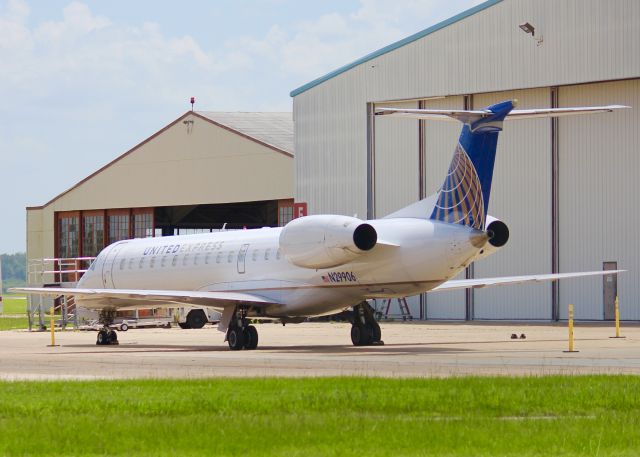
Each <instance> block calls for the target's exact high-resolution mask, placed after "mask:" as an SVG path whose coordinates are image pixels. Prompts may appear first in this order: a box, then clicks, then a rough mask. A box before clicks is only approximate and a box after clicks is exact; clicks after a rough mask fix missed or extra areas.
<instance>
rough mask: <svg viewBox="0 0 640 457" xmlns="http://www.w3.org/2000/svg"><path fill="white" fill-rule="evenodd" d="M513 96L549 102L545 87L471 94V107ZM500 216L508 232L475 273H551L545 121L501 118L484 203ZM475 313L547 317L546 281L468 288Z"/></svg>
mask: <svg viewBox="0 0 640 457" xmlns="http://www.w3.org/2000/svg"><path fill="white" fill-rule="evenodd" d="M514 98H515V99H518V101H519V104H518V109H526V108H545V107H550V103H551V96H550V91H549V89H546V88H545V89H532V90H521V91H513V92H498V93H490V94H481V95H474V97H473V108H474V109H480V108H483V107H485V106H487V105H490V104H492V103H496V102H500V101H503V100H508V99H514ZM488 212H489V214H491V215H492V216H495V217H498V218H500V219H502V220H503V221H505V223H506V224H507V225H508V226H509V232H510V238H509V242H508V243H507V245H506V246H505V247H504V248H503V249H502V250H501V251H499V252H498V253H496V254H494V255H493V256H490V257H489V258H487V259H484V260H481V261H479V262H478V263H477V264H476V265H475V266H474V270H475V277H476V278H483V277H491V276H514V275H525V274H535V273H551V121H550V120H549V119H529V120H522V121H506V122H505V124H504V131H503V132H502V133H501V134H500V137H499V139H498V151H497V155H496V162H495V168H494V174H493V184H492V188H491V197H490V202H489V208H488ZM474 318H475V319H551V285H550V284H549V283H546V284H535V285H515V286H502V287H494V288H488V289H479V290H476V291H475V292H474Z"/></svg>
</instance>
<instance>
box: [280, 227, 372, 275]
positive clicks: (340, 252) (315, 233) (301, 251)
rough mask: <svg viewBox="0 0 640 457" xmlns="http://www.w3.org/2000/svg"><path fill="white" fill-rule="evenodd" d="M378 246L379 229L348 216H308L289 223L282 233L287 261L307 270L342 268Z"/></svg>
mask: <svg viewBox="0 0 640 457" xmlns="http://www.w3.org/2000/svg"><path fill="white" fill-rule="evenodd" d="M377 242H378V234H377V233H376V229H374V228H373V227H372V226H371V225H369V224H367V223H366V222H364V221H362V220H360V219H357V218H355V217H348V216H323V215H318V216H305V217H301V218H298V219H294V220H292V221H291V222H289V223H288V224H287V225H285V226H284V228H283V229H282V232H281V233H280V249H281V251H282V253H283V254H284V256H285V258H286V259H287V260H288V261H289V262H291V263H292V264H294V265H297V266H299V267H304V268H331V267H336V266H338V265H343V264H345V263H347V262H349V261H350V260H353V259H355V258H356V257H358V256H360V255H362V254H364V253H365V252H367V251H370V250H371V249H373V248H374V246H375V245H376V243H377Z"/></svg>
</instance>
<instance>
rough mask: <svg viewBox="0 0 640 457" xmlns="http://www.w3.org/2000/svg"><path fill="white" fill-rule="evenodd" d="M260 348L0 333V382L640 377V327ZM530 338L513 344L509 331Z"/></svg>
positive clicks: (189, 338)
mask: <svg viewBox="0 0 640 457" xmlns="http://www.w3.org/2000/svg"><path fill="white" fill-rule="evenodd" d="M257 327H258V331H259V332H260V347H259V348H258V349H257V350H255V351H244V350H243V351H237V352H232V351H230V350H229V349H228V347H227V345H226V343H223V334H222V333H219V332H218V331H216V330H215V328H213V327H205V328H203V329H199V330H181V329H178V328H173V329H138V330H129V331H128V332H119V337H120V345H119V346H96V345H95V338H96V333H95V332H86V331H82V332H81V331H79V332H74V331H65V332H58V333H57V334H56V343H58V344H59V345H60V346H57V347H48V346H47V345H48V344H49V343H50V335H49V333H46V332H32V333H29V332H27V331H7V332H0V379H5V380H6V379H10V380H22V379H129V378H201V377H231V376H339V375H349V376H354V375H364V376H383V377H434V376H437V377H447V376H465V375H505V376H522V375H548V374H615V373H626V374H640V326H638V325H635V326H623V329H622V334H623V335H624V336H626V338H624V339H612V338H610V336H613V335H614V328H613V324H609V323H607V324H606V325H605V324H601V323H598V324H586V323H577V324H576V329H575V335H576V340H575V348H576V349H577V350H578V351H579V352H574V353H566V352H563V351H564V350H566V349H567V346H568V343H567V328H566V324H554V325H549V324H524V323H502V324H491V323H473V324H465V323H432V322H429V323H382V324H381V327H382V335H383V340H384V341H385V343H386V344H385V345H384V346H371V347H354V346H352V345H351V342H350V339H349V329H350V326H349V325H348V324H341V323H303V324H297V325H292V324H289V325H287V326H286V327H283V326H282V325H279V324H273V323H269V324H259V325H258V326H257ZM513 333H515V334H517V335H518V336H520V335H521V334H523V333H524V334H525V336H526V339H517V340H512V339H511V338H510V337H511V334H513Z"/></svg>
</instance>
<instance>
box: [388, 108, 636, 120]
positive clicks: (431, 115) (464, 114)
mask: <svg viewBox="0 0 640 457" xmlns="http://www.w3.org/2000/svg"><path fill="white" fill-rule="evenodd" d="M626 108H631V107H630V106H624V105H607V106H584V107H573V108H540V109H514V110H511V112H510V113H509V114H507V117H506V118H505V120H509V119H511V120H517V119H532V118H539V117H561V116H575V115H579V114H593V113H610V112H612V111H614V110H617V109H626ZM492 115H493V113H492V112H491V111H485V110H444V109H409V108H378V109H376V116H393V117H409V118H412V119H430V120H437V121H460V122H464V123H471V122H475V121H477V120H479V119H482V118H485V117H489V116H492Z"/></svg>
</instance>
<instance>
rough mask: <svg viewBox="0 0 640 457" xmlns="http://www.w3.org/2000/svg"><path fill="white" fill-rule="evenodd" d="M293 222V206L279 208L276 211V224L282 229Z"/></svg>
mask: <svg viewBox="0 0 640 457" xmlns="http://www.w3.org/2000/svg"><path fill="white" fill-rule="evenodd" d="M292 220H293V206H281V207H280V208H279V209H278V224H279V225H280V226H281V227H283V226H285V225H287V224H288V223H289V222H291V221H292Z"/></svg>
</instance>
